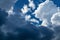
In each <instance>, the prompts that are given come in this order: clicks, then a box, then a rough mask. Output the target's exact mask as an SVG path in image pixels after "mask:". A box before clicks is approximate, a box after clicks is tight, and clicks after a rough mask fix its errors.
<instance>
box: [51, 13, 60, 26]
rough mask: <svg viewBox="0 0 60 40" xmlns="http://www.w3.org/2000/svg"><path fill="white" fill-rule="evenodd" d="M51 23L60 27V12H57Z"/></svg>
mask: <svg viewBox="0 0 60 40" xmlns="http://www.w3.org/2000/svg"><path fill="white" fill-rule="evenodd" d="M51 22H52V24H53V25H60V12H57V13H55V14H54V15H53V16H52V18H51Z"/></svg>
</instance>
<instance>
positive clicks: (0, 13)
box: [0, 9, 8, 26]
mask: <svg viewBox="0 0 60 40" xmlns="http://www.w3.org/2000/svg"><path fill="white" fill-rule="evenodd" d="M7 16H8V13H7V12H5V11H4V10H2V9H0V26H1V25H2V24H4V23H5V21H6V17H7Z"/></svg>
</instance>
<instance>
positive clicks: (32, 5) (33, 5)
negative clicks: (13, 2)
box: [29, 0, 35, 10]
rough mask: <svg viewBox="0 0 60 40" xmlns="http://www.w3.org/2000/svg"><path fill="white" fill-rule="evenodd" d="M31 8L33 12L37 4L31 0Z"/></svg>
mask: <svg viewBox="0 0 60 40" xmlns="http://www.w3.org/2000/svg"><path fill="white" fill-rule="evenodd" d="M29 7H31V8H32V9H33V10H34V9H35V4H34V2H33V1H31V0H29Z"/></svg>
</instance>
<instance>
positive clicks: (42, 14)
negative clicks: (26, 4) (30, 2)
mask: <svg viewBox="0 0 60 40" xmlns="http://www.w3.org/2000/svg"><path fill="white" fill-rule="evenodd" d="M57 10H58V8H57V7H56V5H55V4H54V3H53V2H52V1H49V0H46V1H45V2H43V3H41V4H40V5H39V6H38V8H37V10H35V12H34V13H35V14H36V17H38V18H40V19H42V20H43V23H42V25H50V24H51V22H50V21H51V17H52V15H53V14H55V13H56V12H57Z"/></svg>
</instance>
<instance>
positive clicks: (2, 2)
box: [0, 0, 17, 10]
mask: <svg viewBox="0 0 60 40" xmlns="http://www.w3.org/2000/svg"><path fill="white" fill-rule="evenodd" d="M16 1H17V0H0V8H2V9H4V10H9V9H10V8H11V6H13V5H14V3H15V2H16Z"/></svg>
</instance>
